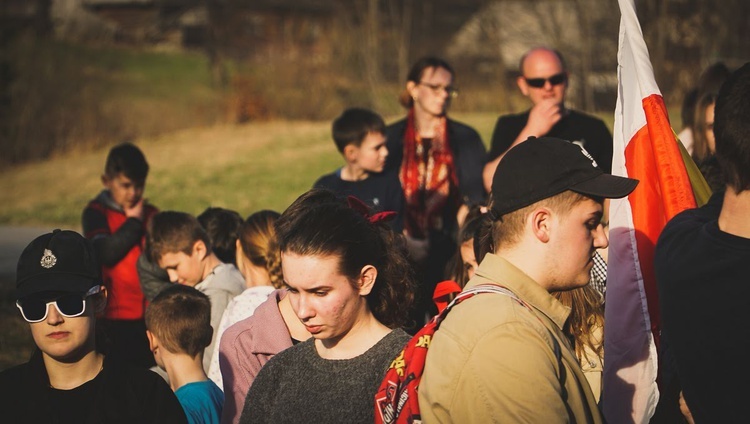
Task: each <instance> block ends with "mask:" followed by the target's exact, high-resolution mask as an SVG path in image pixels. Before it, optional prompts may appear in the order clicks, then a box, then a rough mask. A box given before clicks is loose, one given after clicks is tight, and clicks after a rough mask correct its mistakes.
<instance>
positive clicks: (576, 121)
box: [483, 47, 612, 192]
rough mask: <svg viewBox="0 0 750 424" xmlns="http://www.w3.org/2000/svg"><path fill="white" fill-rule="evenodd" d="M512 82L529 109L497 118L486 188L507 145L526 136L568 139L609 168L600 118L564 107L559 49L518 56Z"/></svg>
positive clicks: (607, 134) (605, 133) (608, 146)
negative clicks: (519, 57) (518, 61)
mask: <svg viewBox="0 0 750 424" xmlns="http://www.w3.org/2000/svg"><path fill="white" fill-rule="evenodd" d="M519 70H520V76H519V77H518V78H517V80H516V83H517V84H518V88H519V89H520V90H521V93H523V95H524V96H526V97H528V98H529V100H531V103H532V104H533V106H532V107H531V109H529V110H527V111H526V112H523V113H520V114H512V115H504V116H501V117H500V118H498V120H497V123H496V124H495V130H494V132H493V133H492V145H491V147H490V152H489V154H488V159H489V162H488V163H487V165H485V168H484V173H483V180H484V186H485V189H486V190H487V191H488V192H489V191H490V188H491V185H492V176H493V175H494V173H495V168H497V164H498V163H499V162H500V160H501V159H502V158H503V156H505V152H507V151H508V150H509V149H510V148H511V147H513V146H516V145H518V144H520V143H522V142H523V141H524V140H526V139H528V138H529V137H530V136H536V137H542V136H548V137H557V138H561V139H564V140H571V141H572V142H573V143H576V144H578V145H580V146H582V147H583V148H585V149H586V151H588V152H589V153H590V154H591V156H593V158H594V160H596V162H597V163H598V164H599V167H600V168H601V169H602V170H603V171H604V172H607V173H610V172H611V171H612V134H611V133H610V132H609V129H608V128H607V126H606V125H605V124H604V122H602V121H601V120H600V119H598V118H595V117H593V116H590V115H586V114H584V113H581V112H578V111H575V110H572V109H567V108H566V107H565V92H566V90H567V88H568V72H567V70H566V68H565V60H564V59H563V57H562V55H561V54H560V52H558V51H556V50H552V49H549V48H546V47H538V48H535V49H532V50H530V51H528V52H527V53H526V54H524V55H523V57H522V58H521V63H520V66H519Z"/></svg>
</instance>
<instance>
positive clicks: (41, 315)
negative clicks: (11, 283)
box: [16, 284, 101, 323]
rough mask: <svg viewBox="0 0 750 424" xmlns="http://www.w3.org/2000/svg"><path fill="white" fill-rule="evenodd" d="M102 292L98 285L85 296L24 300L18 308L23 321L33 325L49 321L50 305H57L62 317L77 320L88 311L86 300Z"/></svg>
mask: <svg viewBox="0 0 750 424" xmlns="http://www.w3.org/2000/svg"><path fill="white" fill-rule="evenodd" d="M100 291H101V286H100V285H98V284H97V285H96V286H94V287H92V288H91V289H89V291H87V292H86V294H84V295H83V296H81V295H80V294H64V295H62V296H60V297H58V298H57V299H55V300H52V301H49V302H45V301H44V300H40V299H24V300H23V301H20V300H18V301H16V307H17V308H18V310H19V311H21V315H22V316H23V319H25V320H26V321H27V322H31V323H34V322H42V321H44V320H45V319H47V313H48V312H49V305H50V304H52V305H55V308H57V312H59V313H60V315H62V316H64V317H66V318H75V317H78V316H81V315H83V312H84V311H85V310H86V298H87V297H89V296H92V295H95V294H97V293H99V292H100Z"/></svg>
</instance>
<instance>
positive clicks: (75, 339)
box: [29, 297, 101, 362]
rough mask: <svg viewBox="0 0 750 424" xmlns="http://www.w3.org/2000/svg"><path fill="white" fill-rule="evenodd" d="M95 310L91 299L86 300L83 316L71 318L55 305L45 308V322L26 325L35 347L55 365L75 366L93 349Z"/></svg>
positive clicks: (92, 298) (94, 304)
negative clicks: (66, 363)
mask: <svg viewBox="0 0 750 424" xmlns="http://www.w3.org/2000/svg"><path fill="white" fill-rule="evenodd" d="M100 301H101V300H100ZM95 309H96V303H95V301H94V297H89V298H88V299H87V301H86V309H85V311H84V313H83V315H81V316H77V317H74V318H67V317H65V316H63V315H62V314H60V312H59V311H58V310H57V308H56V307H55V305H52V304H50V305H47V318H46V319H45V320H44V321H41V322H35V323H30V324H29V326H30V327H31V336H32V337H33V339H34V343H36V345H37V346H38V347H39V350H41V351H42V352H43V353H44V354H45V355H46V356H48V357H50V358H52V359H54V360H56V361H59V362H76V361H77V360H79V359H80V358H82V357H83V356H84V355H85V354H87V353H89V352H91V351H93V350H94V349H95V337H94V334H95V333H94V327H95V325H96V319H95V318H94V310H95Z"/></svg>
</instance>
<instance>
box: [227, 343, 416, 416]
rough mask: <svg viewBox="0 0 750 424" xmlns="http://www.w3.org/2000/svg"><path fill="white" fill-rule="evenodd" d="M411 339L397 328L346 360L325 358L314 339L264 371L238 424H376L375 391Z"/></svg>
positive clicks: (279, 357)
mask: <svg viewBox="0 0 750 424" xmlns="http://www.w3.org/2000/svg"><path fill="white" fill-rule="evenodd" d="M407 341H409V335H408V334H406V333H405V332H404V331H402V330H400V329H397V330H393V331H391V332H390V333H389V334H388V335H386V336H385V337H383V338H382V339H381V340H380V341H379V342H378V343H376V344H375V345H374V346H373V347H371V348H370V349H369V350H368V351H367V352H365V353H363V354H362V355H359V356H357V357H355V358H352V359H343V360H328V359H323V358H321V357H320V356H319V355H318V353H317V351H316V350H315V344H314V339H309V340H307V341H306V342H304V343H300V344H298V345H296V346H293V347H290V348H289V349H287V350H285V351H283V352H281V353H279V354H278V355H276V356H274V357H273V358H272V359H271V360H270V361H269V362H268V363H267V364H266V365H265V366H264V367H263V368H262V369H261V370H260V373H259V374H258V376H257V377H256V378H255V381H254V382H253V385H252V386H250V391H249V392H248V393H247V398H246V399H245V408H244V409H243V411H242V416H241V418H240V423H241V424H250V423H301V422H309V423H316V424H327V423H337V422H347V423H372V422H373V419H374V410H375V409H374V408H375V406H374V405H375V403H374V398H375V392H377V390H378V387H379V386H380V382H381V381H382V380H383V377H384V376H385V372H386V370H387V369H388V367H389V366H390V364H391V362H392V361H393V360H394V359H395V358H396V356H398V354H399V353H400V352H401V349H403V347H404V345H405V344H406V342H407Z"/></svg>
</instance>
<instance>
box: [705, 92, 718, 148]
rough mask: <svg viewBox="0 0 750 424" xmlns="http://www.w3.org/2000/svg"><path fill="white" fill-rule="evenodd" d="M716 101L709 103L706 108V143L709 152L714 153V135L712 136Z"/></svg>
mask: <svg viewBox="0 0 750 424" xmlns="http://www.w3.org/2000/svg"><path fill="white" fill-rule="evenodd" d="M715 108H716V103H711V104H710V105H708V107H707V108H706V143H707V144H708V150H709V151H710V152H711V154H714V153H716V137H715V136H714V109H715Z"/></svg>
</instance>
